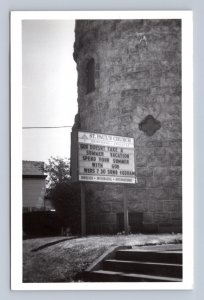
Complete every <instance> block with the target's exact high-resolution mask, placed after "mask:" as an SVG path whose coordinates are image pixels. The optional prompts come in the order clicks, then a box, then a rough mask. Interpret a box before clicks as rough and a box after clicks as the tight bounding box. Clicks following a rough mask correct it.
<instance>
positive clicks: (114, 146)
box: [78, 131, 135, 184]
mask: <svg viewBox="0 0 204 300" xmlns="http://www.w3.org/2000/svg"><path fill="white" fill-rule="evenodd" d="M78 176H79V177H78V179H79V181H81V182H86V181H88V182H106V183H128V184H134V183H135V163H134V139H133V138H129V137H122V136H115V135H108V134H101V133H90V132H82V131H79V132H78Z"/></svg>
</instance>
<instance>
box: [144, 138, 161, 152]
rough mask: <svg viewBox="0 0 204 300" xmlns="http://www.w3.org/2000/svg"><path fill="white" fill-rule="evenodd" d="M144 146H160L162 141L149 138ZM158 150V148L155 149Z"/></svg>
mask: <svg viewBox="0 0 204 300" xmlns="http://www.w3.org/2000/svg"><path fill="white" fill-rule="evenodd" d="M146 147H162V141H159V140H151V141H147V142H146ZM156 151H158V149H156Z"/></svg>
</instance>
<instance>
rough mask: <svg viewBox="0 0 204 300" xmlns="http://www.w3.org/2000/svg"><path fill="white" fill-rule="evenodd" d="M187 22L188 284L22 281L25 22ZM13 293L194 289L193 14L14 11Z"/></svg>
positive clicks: (184, 143)
mask: <svg viewBox="0 0 204 300" xmlns="http://www.w3.org/2000/svg"><path fill="white" fill-rule="evenodd" d="M99 18H103V19H175V18H179V19H182V167H183V175H182V180H183V184H182V192H183V201H182V204H183V208H182V210H183V282H179V283H158V282H155V283H151V282H150V283H146V282H144V283H137V284H135V283H115V282H111V283H23V282H22V265H23V264H22V262H23V260H22V132H21V131H22V32H21V24H22V20H30V19H32V20H40V19H41V20H42V19H43V20H66V19H99ZM10 29H11V60H10V61H11V288H12V289H13V290H167V289H168V290H170V289H171V290H172V289H174V290H177V289H179V290H180V289H192V288H193V248H194V239H193V25H192V12H191V11H69V12H65V11H63V12H62V11H55V12H54V11H52V12H50V11H32V12H31V11H13V12H11V27H10ZM135 285H136V286H135Z"/></svg>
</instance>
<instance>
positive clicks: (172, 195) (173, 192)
mask: <svg viewBox="0 0 204 300" xmlns="http://www.w3.org/2000/svg"><path fill="white" fill-rule="evenodd" d="M169 199H170V200H182V187H181V186H180V187H175V188H170V189H169Z"/></svg>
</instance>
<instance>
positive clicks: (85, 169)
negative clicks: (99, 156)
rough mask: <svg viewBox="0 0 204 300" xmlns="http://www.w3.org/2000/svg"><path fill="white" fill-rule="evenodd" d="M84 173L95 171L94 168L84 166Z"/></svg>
mask: <svg viewBox="0 0 204 300" xmlns="http://www.w3.org/2000/svg"><path fill="white" fill-rule="evenodd" d="M84 173H88V174H94V173H95V169H87V168H84Z"/></svg>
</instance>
